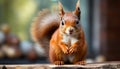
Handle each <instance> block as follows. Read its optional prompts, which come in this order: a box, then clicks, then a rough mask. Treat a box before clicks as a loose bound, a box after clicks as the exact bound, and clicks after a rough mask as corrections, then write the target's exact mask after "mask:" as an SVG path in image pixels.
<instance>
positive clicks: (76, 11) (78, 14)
mask: <svg viewBox="0 0 120 69" xmlns="http://www.w3.org/2000/svg"><path fill="white" fill-rule="evenodd" d="M79 6H80V0H78V2H77V3H76V9H75V11H74V14H75V15H77V16H78V18H80V7H79Z"/></svg>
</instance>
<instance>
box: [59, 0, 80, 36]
mask: <svg viewBox="0 0 120 69" xmlns="http://www.w3.org/2000/svg"><path fill="white" fill-rule="evenodd" d="M59 10H60V14H59V15H60V19H61V20H60V31H61V32H62V33H64V34H67V35H73V34H76V33H78V32H79V31H80V28H81V26H80V7H79V0H78V2H77V4H76V9H75V11H73V12H64V10H63V8H62V4H61V3H59Z"/></svg>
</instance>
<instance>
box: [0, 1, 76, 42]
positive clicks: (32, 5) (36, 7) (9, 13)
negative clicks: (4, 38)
mask: <svg viewBox="0 0 120 69" xmlns="http://www.w3.org/2000/svg"><path fill="white" fill-rule="evenodd" d="M58 1H60V2H61V3H62V4H63V6H64V9H65V10H69V11H71V10H74V9H75V4H76V2H77V0H0V26H1V25H2V24H3V23H6V24H8V25H9V26H10V28H11V30H12V32H13V33H15V34H17V35H18V36H19V37H20V39H22V40H30V25H31V23H32V20H33V19H34V17H35V16H37V15H38V12H39V11H40V10H42V9H45V8H47V9H50V10H56V9H58Z"/></svg>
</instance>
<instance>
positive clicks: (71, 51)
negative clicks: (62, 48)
mask: <svg viewBox="0 0 120 69" xmlns="http://www.w3.org/2000/svg"><path fill="white" fill-rule="evenodd" d="M76 51H77V50H76V48H75V47H73V46H71V47H70V48H69V54H73V53H74V52H76Z"/></svg>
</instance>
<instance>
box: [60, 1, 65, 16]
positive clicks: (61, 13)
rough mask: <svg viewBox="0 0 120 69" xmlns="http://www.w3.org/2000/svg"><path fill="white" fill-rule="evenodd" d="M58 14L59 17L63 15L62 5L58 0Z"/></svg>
mask: <svg viewBox="0 0 120 69" xmlns="http://www.w3.org/2000/svg"><path fill="white" fill-rule="evenodd" d="M59 14H60V16H61V17H63V15H64V14H65V12H64V10H63V7H62V4H61V3H60V2H59Z"/></svg>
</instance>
